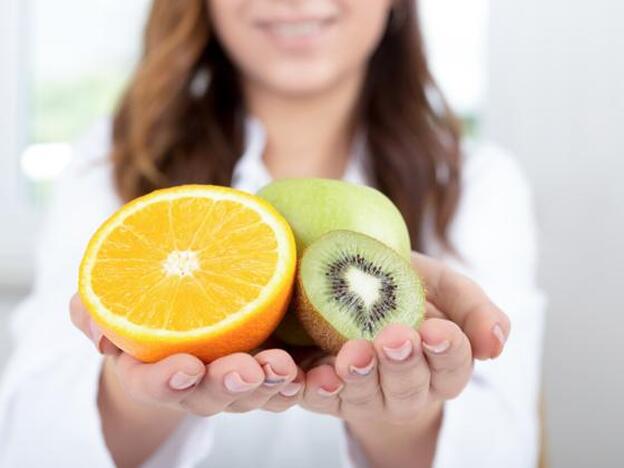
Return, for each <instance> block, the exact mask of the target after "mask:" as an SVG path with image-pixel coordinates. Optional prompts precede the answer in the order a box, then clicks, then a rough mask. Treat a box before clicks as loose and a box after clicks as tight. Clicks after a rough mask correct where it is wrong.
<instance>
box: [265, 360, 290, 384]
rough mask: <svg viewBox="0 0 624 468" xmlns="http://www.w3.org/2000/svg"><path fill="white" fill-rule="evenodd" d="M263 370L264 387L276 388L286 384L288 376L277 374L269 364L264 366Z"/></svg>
mask: <svg viewBox="0 0 624 468" xmlns="http://www.w3.org/2000/svg"><path fill="white" fill-rule="evenodd" d="M262 369H263V370H264V385H265V386H266V387H276V386H278V385H281V384H283V383H284V382H286V377H287V376H285V375H280V374H278V373H277V372H275V371H274V370H273V368H272V367H271V364H269V363H268V362H267V363H266V364H265V365H264V366H262Z"/></svg>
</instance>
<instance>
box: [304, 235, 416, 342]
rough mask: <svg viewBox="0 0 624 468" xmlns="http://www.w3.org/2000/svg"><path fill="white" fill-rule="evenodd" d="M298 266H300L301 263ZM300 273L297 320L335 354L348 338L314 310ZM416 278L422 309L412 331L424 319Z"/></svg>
mask: <svg viewBox="0 0 624 468" xmlns="http://www.w3.org/2000/svg"><path fill="white" fill-rule="evenodd" d="M335 232H345V233H346V232H349V233H353V234H356V235H358V236H360V237H366V238H368V239H371V240H373V241H374V242H375V243H378V244H382V243H381V242H379V241H377V240H376V239H373V238H371V237H370V236H368V235H366V234H362V233H356V232H353V231H347V230H337V231H334V233H335ZM332 234H333V233H327V234H325V235H323V236H321V237H320V238H319V239H318V240H319V241H320V240H321V239H323V238H324V237H326V236H330V235H332ZM313 244H315V242H314V243H312V244H311V245H310V246H308V247H307V248H306V249H305V251H304V252H303V255H302V256H301V257H300V260H299V262H301V259H303V257H304V256H305V254H306V252H307V251H308V249H310V248H312V245H313ZM383 245H384V246H385V247H387V248H388V249H389V250H392V249H390V248H389V247H388V246H386V245H385V244H383ZM397 257H398V258H399V261H405V260H404V259H402V258H400V256H398V255H397ZM406 263H407V262H406ZM299 265H300V266H301V263H300V264H299ZM301 271H302V269H301V267H299V268H298V272H297V281H296V283H295V293H294V305H295V311H296V314H297V318H298V319H299V322H300V323H301V324H302V325H303V328H304V329H305V331H306V332H307V334H308V335H309V336H310V337H311V338H312V339H313V340H314V342H315V343H316V344H317V346H318V347H320V348H321V349H323V350H324V351H326V352H328V353H331V354H337V353H338V352H339V351H340V349H341V348H342V346H343V345H344V344H345V343H346V342H347V341H349V339H350V338H349V337H346V336H344V335H342V333H340V332H339V331H338V330H337V329H336V328H335V327H334V326H333V325H332V324H331V323H329V322H328V321H327V320H326V319H325V318H324V317H323V314H321V313H320V312H319V311H318V309H317V308H316V306H314V304H313V303H312V302H311V301H310V300H309V299H308V297H307V295H306V293H305V288H304V285H303V275H302V273H301ZM416 277H417V278H418V282H419V284H418V288H420V292H421V294H422V296H421V297H422V300H423V303H422V308H421V309H420V316H419V317H418V319H417V321H416V322H415V323H414V324H413V327H414V329H417V328H418V327H419V326H420V324H421V323H422V321H423V319H424V298H425V296H426V292H425V288H424V284H423V283H422V279H421V278H419V276H418V274H416Z"/></svg>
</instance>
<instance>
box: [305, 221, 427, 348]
mask: <svg viewBox="0 0 624 468" xmlns="http://www.w3.org/2000/svg"><path fill="white" fill-rule="evenodd" d="M295 301H296V303H295V305H296V312H297V316H298V318H299V321H300V322H301V324H302V325H303V327H304V328H305V330H306V331H307V333H308V334H309V335H310V336H311V337H312V338H313V339H314V341H315V342H316V343H317V345H318V346H320V347H321V348H323V349H324V350H326V351H328V352H331V353H336V352H338V351H339V350H340V348H341V347H342V345H343V344H344V343H345V342H346V341H347V340H351V339H360V338H363V339H366V340H373V339H374V338H375V336H377V334H378V333H379V331H381V330H382V329H383V328H384V327H385V326H386V325H389V324H390V323H399V324H404V325H407V326H410V327H414V328H416V327H418V326H419V325H420V323H421V322H422V319H423V316H424V308H425V291H424V287H423V283H422V281H421V280H420V278H419V276H418V274H417V273H416V271H415V270H414V268H413V267H412V265H411V264H410V263H409V262H407V261H406V260H405V259H404V258H403V257H402V256H401V255H399V254H398V253H397V252H395V251H394V250H393V249H391V248H389V247H387V246H386V245H384V244H383V243H381V242H379V241H378V240H376V239H373V238H372V237H369V236H367V235H365V234H361V233H358V232H353V231H345V230H338V231H331V232H329V233H327V234H325V235H323V236H321V237H320V238H319V239H318V240H316V241H315V242H313V243H312V244H310V246H309V247H308V248H307V249H306V250H305V252H304V253H303V256H302V258H301V261H300V263H299V271H298V279H297V292H296V298H295Z"/></svg>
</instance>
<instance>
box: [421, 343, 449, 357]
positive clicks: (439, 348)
mask: <svg viewBox="0 0 624 468" xmlns="http://www.w3.org/2000/svg"><path fill="white" fill-rule="evenodd" d="M422 345H423V348H425V349H426V350H427V351H429V352H430V353H433V354H442V353H443V352H445V351H447V350H448V349H449V348H450V347H451V342H450V341H448V340H444V341H442V342H441V343H438V344H434V345H431V344H427V343H425V342H424V341H423V342H422Z"/></svg>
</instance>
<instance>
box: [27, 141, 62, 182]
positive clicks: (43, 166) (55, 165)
mask: <svg viewBox="0 0 624 468" xmlns="http://www.w3.org/2000/svg"><path fill="white" fill-rule="evenodd" d="M71 158H72V147H71V145H70V144H68V143H40V144H35V145H29V146H28V147H27V148H26V150H25V151H24V152H23V153H22V157H21V161H20V163H21V167H22V172H23V173H24V174H25V175H26V177H28V178H29V179H31V180H33V181H36V182H40V181H46V180H52V179H54V178H56V177H57V176H58V175H59V174H60V173H61V172H62V171H63V169H65V166H67V164H68V163H69V161H70V160H71Z"/></svg>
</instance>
